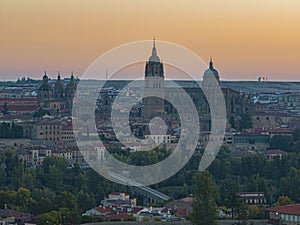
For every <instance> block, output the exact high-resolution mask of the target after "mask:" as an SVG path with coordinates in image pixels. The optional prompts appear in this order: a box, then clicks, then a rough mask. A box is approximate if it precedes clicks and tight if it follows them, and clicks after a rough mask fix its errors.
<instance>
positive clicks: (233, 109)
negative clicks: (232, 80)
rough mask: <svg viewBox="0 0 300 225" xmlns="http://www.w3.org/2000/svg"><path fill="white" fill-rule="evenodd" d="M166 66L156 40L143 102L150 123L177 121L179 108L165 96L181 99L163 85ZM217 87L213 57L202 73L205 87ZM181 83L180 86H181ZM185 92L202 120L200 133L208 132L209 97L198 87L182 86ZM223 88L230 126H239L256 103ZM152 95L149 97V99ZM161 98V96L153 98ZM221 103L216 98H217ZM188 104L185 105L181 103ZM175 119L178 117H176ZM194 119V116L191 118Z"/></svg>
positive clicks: (144, 113) (147, 69)
mask: <svg viewBox="0 0 300 225" xmlns="http://www.w3.org/2000/svg"><path fill="white" fill-rule="evenodd" d="M164 79H165V77H164V65H163V63H162V62H161V61H160V58H159V57H158V55H157V50H156V46H155V39H154V40H153V47H152V54H151V56H150V57H149V60H148V61H147V62H146V65H145V90H144V93H145V96H146V98H145V99H144V101H143V118H144V119H145V120H147V121H149V120H150V119H151V118H154V117H155V116H161V117H170V115H171V116H172V119H173V120H174V118H175V119H176V117H177V118H178V115H176V113H177V111H176V109H175V108H174V107H173V106H172V104H170V103H169V102H167V101H165V100H164V97H165V96H166V95H168V96H169V97H170V96H171V97H172V98H176V101H179V102H180V100H181V99H182V98H181V97H180V96H179V94H178V92H177V91H176V90H174V89H172V88H166V87H165V86H166V85H165V84H164V82H167V81H165V80H164ZM216 81H217V84H219V85H221V82H220V76H219V72H218V71H217V70H216V69H215V68H214V63H213V60H212V58H211V59H210V62H209V66H208V68H207V70H206V71H204V74H203V81H202V86H205V87H208V88H209V87H210V86H212V85H216V84H215V83H216ZM179 84H180V83H179ZM182 88H183V89H184V90H185V92H186V93H188V94H189V96H190V97H191V99H192V101H193V103H194V104H195V106H196V109H197V111H198V116H199V120H200V126H201V127H200V130H201V132H209V131H210V130H211V113H210V107H209V104H208V102H207V96H205V94H204V93H203V90H202V89H201V88H199V87H186V86H182ZM221 89H222V92H223V95H224V100H225V105H226V115H227V119H228V126H229V127H230V126H231V123H232V124H235V126H238V123H239V120H240V118H241V116H242V115H245V114H249V113H251V110H252V109H253V104H251V102H250V99H249V98H248V97H247V96H246V95H245V94H244V93H240V92H239V91H236V90H233V89H230V88H227V87H222V85H221ZM147 96H149V97H147ZM151 96H158V97H151ZM215 100H216V101H218V100H217V99H215ZM181 104H182V105H184V104H186V103H185V102H182V103H181ZM185 110H186V113H187V114H188V112H189V107H186V108H185ZM174 116H175V117H174ZM190 116H194V115H192V114H191V115H190Z"/></svg>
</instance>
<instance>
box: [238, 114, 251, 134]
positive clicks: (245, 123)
mask: <svg viewBox="0 0 300 225" xmlns="http://www.w3.org/2000/svg"><path fill="white" fill-rule="evenodd" d="M239 125H240V126H239V128H240V130H243V129H248V128H251V127H252V119H251V116H249V114H247V113H246V114H242V115H241V119H240V123H239Z"/></svg>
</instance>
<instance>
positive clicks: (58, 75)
mask: <svg viewBox="0 0 300 225" xmlns="http://www.w3.org/2000/svg"><path fill="white" fill-rule="evenodd" d="M57 80H60V71H58V73H57Z"/></svg>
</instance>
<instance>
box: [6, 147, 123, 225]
mask: <svg viewBox="0 0 300 225" xmlns="http://www.w3.org/2000/svg"><path fill="white" fill-rule="evenodd" d="M0 165H1V166H0V208H4V207H5V205H6V206H7V207H8V208H9V209H14V210H20V211H23V212H28V213H31V214H33V215H37V221H38V224H42V225H43V224H45V225H47V221H48V222H51V224H59V223H62V222H64V224H79V223H80V222H81V220H82V217H81V216H80V215H81V214H82V213H83V212H85V211H86V210H88V209H90V208H93V207H95V206H97V205H99V204H100V203H101V200H102V199H104V197H106V196H107V194H108V193H110V192H113V191H122V192H128V191H129V190H128V187H126V186H121V185H118V184H115V183H113V182H110V181H108V180H106V179H104V178H103V177H101V176H100V175H98V174H97V173H96V172H94V171H93V170H91V169H88V170H82V169H81V168H80V167H79V165H77V164H75V165H74V166H73V167H69V166H68V163H67V161H65V160H64V159H62V158H58V157H53V156H51V157H47V158H46V159H45V160H44V161H43V164H42V166H41V167H38V168H35V169H34V168H27V167H25V166H24V164H23V163H22V161H20V159H19V157H18V155H17V154H16V153H15V152H14V151H13V150H7V151H4V152H0ZM83 219H86V218H83Z"/></svg>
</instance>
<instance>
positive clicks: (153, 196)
mask: <svg viewBox="0 0 300 225" xmlns="http://www.w3.org/2000/svg"><path fill="white" fill-rule="evenodd" d="M81 168H83V169H88V168H92V167H91V166H90V165H89V164H83V165H81ZM108 175H109V176H110V177H111V178H112V179H111V180H113V181H115V182H118V183H123V184H127V185H129V186H131V189H132V190H133V192H134V193H136V194H138V195H141V196H143V198H144V200H145V202H144V203H158V202H162V201H168V200H169V199H170V197H169V196H168V195H165V194H164V193H161V192H159V191H157V190H155V189H153V188H150V187H147V186H144V185H143V184H140V183H138V182H136V181H133V180H131V179H129V178H127V177H124V176H122V175H120V174H117V173H114V172H111V171H109V172H108Z"/></svg>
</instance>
